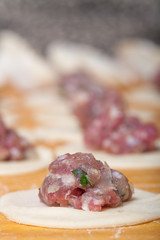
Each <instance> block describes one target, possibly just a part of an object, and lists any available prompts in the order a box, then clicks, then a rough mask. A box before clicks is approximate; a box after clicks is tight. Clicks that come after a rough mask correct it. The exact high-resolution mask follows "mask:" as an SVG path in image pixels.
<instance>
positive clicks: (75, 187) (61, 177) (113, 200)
mask: <svg viewBox="0 0 160 240" xmlns="http://www.w3.org/2000/svg"><path fill="white" fill-rule="evenodd" d="M131 196H132V190H131V187H130V184H129V183H128V179H127V178H126V177H125V176H124V175H123V174H122V173H120V172H118V171H116V170H113V169H110V168H109V166H108V165H107V164H106V163H105V164H103V163H102V162H100V161H97V160H96V159H95V158H94V156H93V155H92V154H88V153H75V154H69V153H67V154H65V155H62V156H60V157H58V158H57V159H56V160H55V161H53V162H52V163H51V164H50V166H49V174H48V175H47V176H46V178H45V179H44V182H43V183H42V185H41V188H40V191H39V197H40V199H41V201H42V202H44V203H46V204H47V205H49V206H73V207H74V208H76V209H83V210H87V211H101V210H102V207H103V206H106V207H116V206H118V205H120V204H121V203H122V202H123V201H126V200H129V199H130V198H131Z"/></svg>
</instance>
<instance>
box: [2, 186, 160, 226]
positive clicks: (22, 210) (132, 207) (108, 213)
mask: <svg viewBox="0 0 160 240" xmlns="http://www.w3.org/2000/svg"><path fill="white" fill-rule="evenodd" d="M159 205H160V194H154V193H149V192H145V191H141V190H135V194H134V196H133V198H132V200H130V201H128V202H125V203H123V204H122V205H121V206H119V207H117V208H106V209H104V210H103V211H101V212H89V211H83V210H78V209H73V208H69V207H68V208H67V207H48V206H47V205H45V204H43V203H42V202H40V200H39V197H38V190H37V189H34V190H25V191H18V192H13V193H8V194H6V195H4V196H2V197H1V199H0V212H2V213H3V214H4V215H5V216H7V217H8V218H9V219H10V220H12V221H15V222H17V223H21V224H27V225H33V226H41V227H50V228H70V229H73V228H75V229H82V228H102V227H118V226H127V225H135V224H139V223H144V222H148V221H151V220H154V219H158V218H159V217H160V208H159Z"/></svg>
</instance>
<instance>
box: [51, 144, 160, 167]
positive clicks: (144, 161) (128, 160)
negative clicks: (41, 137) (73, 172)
mask: <svg viewBox="0 0 160 240" xmlns="http://www.w3.org/2000/svg"><path fill="white" fill-rule="evenodd" d="M76 152H86V153H89V152H91V153H92V154H93V155H94V157H95V158H96V159H97V160H100V161H102V162H107V163H108V165H109V166H110V167H111V168H122V169H144V168H148V169H150V168H156V167H160V151H153V152H147V153H131V154H122V155H114V154H109V153H106V152H104V151H96V150H91V149H88V148H86V147H85V146H84V144H83V143H78V144H77V143H74V144H68V145H64V146H61V147H57V148H56V149H55V154H56V156H59V155H62V154H65V153H71V154H73V153H76Z"/></svg>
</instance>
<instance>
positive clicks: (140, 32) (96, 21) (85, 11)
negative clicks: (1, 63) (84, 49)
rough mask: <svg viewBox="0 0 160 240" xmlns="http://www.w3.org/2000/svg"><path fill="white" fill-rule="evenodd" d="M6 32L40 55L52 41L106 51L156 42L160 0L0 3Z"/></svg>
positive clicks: (24, 0) (159, 36)
mask: <svg viewBox="0 0 160 240" xmlns="http://www.w3.org/2000/svg"><path fill="white" fill-rule="evenodd" d="M4 29H10V30H13V31H15V32H17V33H19V34H21V35H22V36H23V37H25V38H26V39H27V40H29V42H30V43H31V44H32V45H33V46H34V47H35V48H37V49H38V50H40V51H42V52H44V50H45V48H46V45H47V44H49V43H50V42H51V41H52V40H67V41H68V40H72V41H76V42H80V43H87V44H90V45H92V46H95V47H99V48H100V49H103V50H106V51H110V50H111V48H112V46H114V44H115V43H116V42H118V41H119V40H120V39H123V38H128V37H140V38H147V39H150V40H153V41H154V42H156V43H158V44H159V43H160V0H141V1H139V0H38V1H33V0H0V30H4Z"/></svg>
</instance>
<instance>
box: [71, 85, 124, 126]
mask: <svg viewBox="0 0 160 240" xmlns="http://www.w3.org/2000/svg"><path fill="white" fill-rule="evenodd" d="M111 106H113V111H114V110H116V111H119V112H122V113H123V111H124V104H123V101H122V99H121V98H120V96H119V94H118V93H117V92H116V91H114V90H111V89H109V90H105V91H103V90H101V91H99V92H93V91H92V92H88V94H86V97H85V98H83V99H81V98H79V99H76V100H75V101H74V106H73V112H74V114H75V115H76V116H77V117H78V120H79V121H80V124H81V126H82V127H83V128H86V127H87V126H88V125H89V124H90V123H91V122H92V121H93V120H94V119H95V118H96V117H97V116H99V115H100V114H102V113H103V112H104V111H108V109H111ZM113 111H112V114H114V113H115V114H116V112H115V111H114V112H113Z"/></svg>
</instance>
